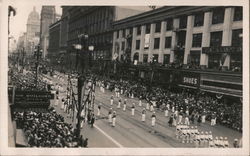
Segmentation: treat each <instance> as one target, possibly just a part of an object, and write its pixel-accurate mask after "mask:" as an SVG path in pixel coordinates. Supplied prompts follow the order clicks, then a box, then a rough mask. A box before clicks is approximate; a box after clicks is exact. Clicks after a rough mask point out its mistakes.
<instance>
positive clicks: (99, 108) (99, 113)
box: [97, 103, 102, 116]
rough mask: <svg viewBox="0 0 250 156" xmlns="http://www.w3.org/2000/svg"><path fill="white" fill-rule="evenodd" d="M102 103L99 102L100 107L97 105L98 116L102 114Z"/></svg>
mask: <svg viewBox="0 0 250 156" xmlns="http://www.w3.org/2000/svg"><path fill="white" fill-rule="evenodd" d="M101 105H102V104H101V103H99V105H98V107H97V116H100V115H101Z"/></svg>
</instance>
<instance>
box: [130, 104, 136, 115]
mask: <svg viewBox="0 0 250 156" xmlns="http://www.w3.org/2000/svg"><path fill="white" fill-rule="evenodd" d="M131 115H132V116H134V115H135V103H133V104H132V107H131Z"/></svg>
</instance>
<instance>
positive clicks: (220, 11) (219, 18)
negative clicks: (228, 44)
mask: <svg viewBox="0 0 250 156" xmlns="http://www.w3.org/2000/svg"><path fill="white" fill-rule="evenodd" d="M224 13H225V8H217V9H214V10H213V17H212V24H219V23H223V22H224Z"/></svg>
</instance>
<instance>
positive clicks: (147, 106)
mask: <svg viewBox="0 0 250 156" xmlns="http://www.w3.org/2000/svg"><path fill="white" fill-rule="evenodd" d="M146 109H147V110H149V103H148V102H147V104H146Z"/></svg>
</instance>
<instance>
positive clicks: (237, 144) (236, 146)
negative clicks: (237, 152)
mask: <svg viewBox="0 0 250 156" xmlns="http://www.w3.org/2000/svg"><path fill="white" fill-rule="evenodd" d="M233 146H234V148H239V147H240V146H239V141H238V139H234V143H233Z"/></svg>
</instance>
